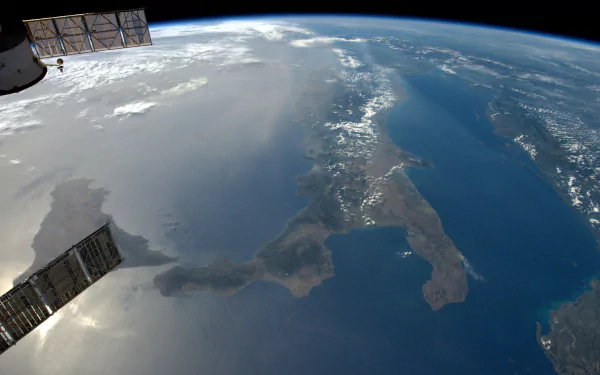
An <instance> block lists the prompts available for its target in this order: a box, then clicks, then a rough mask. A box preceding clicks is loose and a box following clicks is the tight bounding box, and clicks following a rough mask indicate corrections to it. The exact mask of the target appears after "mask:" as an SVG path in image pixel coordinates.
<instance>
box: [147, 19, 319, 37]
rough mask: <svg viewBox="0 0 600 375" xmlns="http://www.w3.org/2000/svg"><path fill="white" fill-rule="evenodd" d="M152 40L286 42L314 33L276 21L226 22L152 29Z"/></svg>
mask: <svg viewBox="0 0 600 375" xmlns="http://www.w3.org/2000/svg"><path fill="white" fill-rule="evenodd" d="M150 32H151V33H152V38H154V39H158V38H168V37H179V36H185V35H198V34H234V35H236V36H245V37H254V38H263V39H266V40H270V41H278V40H284V39H285V38H286V36H287V34H288V33H297V34H305V35H313V32H312V31H310V30H308V29H304V28H301V27H298V26H296V25H294V24H290V23H284V22H274V21H261V20H252V21H248V20H244V21H225V22H221V23H218V24H188V25H177V26H159V27H151V28H150Z"/></svg>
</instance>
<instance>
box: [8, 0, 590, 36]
mask: <svg viewBox="0 0 600 375" xmlns="http://www.w3.org/2000/svg"><path fill="white" fill-rule="evenodd" d="M16 4H17V5H16ZM34 4H35V5H34ZM556 4H557V3H556V2H548V1H547V2H527V1H516V0H510V1H508V2H507V1H480V2H471V1H469V2H464V3H457V2H455V1H445V2H438V1H423V0H416V1H415V0H412V1H401V0H378V1H373V0H369V1H350V0H346V1H344V2H342V1H335V2H331V1H315V0H310V1H293V0H287V1H283V2H282V1H279V2H277V1H261V2H248V1H219V0H213V1H210V2H208V1H198V0H196V1H194V0H192V1H186V2H183V1H156V0H150V1H149V0H146V1H144V0H141V1H131V0H123V1H121V2H118V1H113V0H107V1H102V2H87V1H81V2H77V3H75V2H62V1H45V2H26V1H17V2H11V4H10V7H9V8H8V9H2V11H1V12H0V21H2V22H6V21H5V19H11V18H12V19H13V20H22V19H29V18H42V17H51V16H58V15H64V14H74V13H86V12H100V11H110V10H117V9H130V8H145V9H146V14H147V16H148V20H149V21H150V22H160V21H171V20H181V19H194V18H210V17H224V16H236V15H264V14H281V13H335V14H340V13H344V14H379V15H391V16H404V17H419V18H433V19H440V20H446V21H462V22H470V23H477V24H488V25H496V26H504V27H511V28H516V29H524V30H530V31H536V32H542V33H549V34H555V35H562V36H567V37H575V38H579V39H587V40H592V41H598V42H600V22H599V21H598V19H599V18H598V13H597V11H594V9H590V4H591V3H584V2H582V1H568V2H560V7H557V6H556ZM15 5H16V7H15Z"/></svg>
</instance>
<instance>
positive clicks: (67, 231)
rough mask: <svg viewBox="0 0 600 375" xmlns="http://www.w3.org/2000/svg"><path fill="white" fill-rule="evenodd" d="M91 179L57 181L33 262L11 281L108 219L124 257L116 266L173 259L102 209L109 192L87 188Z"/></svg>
mask: <svg viewBox="0 0 600 375" xmlns="http://www.w3.org/2000/svg"><path fill="white" fill-rule="evenodd" d="M92 182H93V181H92V180H90V179H86V178H75V179H69V180H67V181H64V182H61V183H60V184H58V185H57V186H56V187H55V188H54V191H53V192H52V193H51V196H52V204H51V207H50V212H48V214H47V215H46V217H44V220H43V221H42V223H41V225H40V229H39V231H38V232H37V233H36V235H35V237H34V238H33V243H32V244H31V247H32V248H33V250H34V252H35V257H34V259H33V263H32V264H31V266H29V268H28V269H27V270H25V271H24V272H23V273H22V274H21V275H19V276H18V277H17V278H16V279H15V280H14V285H16V284H18V283H20V282H22V281H23V280H25V279H26V278H27V277H29V276H31V274H32V273H33V272H35V271H37V270H39V269H40V268H41V267H43V266H44V265H45V264H47V263H48V262H50V261H51V260H52V259H54V258H56V257H57V256H58V255H60V254H62V253H63V252H64V251H65V250H67V249H69V248H70V247H71V246H73V245H75V244H76V243H77V242H79V241H80V240H81V239H82V238H84V237H86V236H87V235H89V234H90V233H92V232H94V231H95V230H97V229H98V228H100V227H101V226H102V225H104V224H105V223H106V222H107V221H110V222H111V224H110V225H111V232H112V234H113V237H114V239H115V242H116V244H117V246H118V247H119V250H120V251H121V253H122V255H123V256H124V258H125V261H124V262H123V263H122V264H121V265H120V266H119V268H129V267H148V266H160V265H163V264H167V263H172V262H174V261H175V260H176V259H175V258H173V257H170V256H168V255H166V254H164V253H163V252H161V251H157V250H152V249H150V246H149V244H148V240H146V239H145V238H144V237H142V236H136V235H132V234H129V233H127V232H126V231H124V230H123V229H121V228H120V227H119V226H118V225H117V223H116V222H115V221H114V219H113V217H112V216H111V215H108V214H106V213H104V212H102V205H103V204H104V201H105V200H106V197H107V196H108V194H109V192H108V191H107V190H106V189H103V188H98V189H92V188H90V184H91V183H92Z"/></svg>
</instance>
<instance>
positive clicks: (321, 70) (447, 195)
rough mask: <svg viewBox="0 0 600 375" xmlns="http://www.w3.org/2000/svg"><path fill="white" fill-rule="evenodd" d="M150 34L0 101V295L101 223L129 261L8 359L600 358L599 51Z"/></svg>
mask: <svg viewBox="0 0 600 375" xmlns="http://www.w3.org/2000/svg"><path fill="white" fill-rule="evenodd" d="M150 32H151V35H152V40H153V45H152V46H147V47H141V48H132V49H127V50H117V51H109V52H102V53H94V54H84V55H77V56H67V57H66V58H64V60H65V63H64V64H65V68H64V72H63V73H61V72H60V71H58V70H57V69H56V68H52V70H51V71H50V72H49V73H48V75H47V76H46V78H45V79H44V80H43V81H42V82H41V83H39V84H37V85H35V86H33V87H32V88H30V89H27V90H25V91H23V92H21V93H19V94H14V95H10V96H5V97H2V98H0V181H1V183H0V237H1V238H2V246H1V247H0V256H1V259H2V267H1V269H0V286H1V287H2V289H3V292H5V291H7V290H9V289H10V288H11V287H12V286H13V285H14V283H18V282H19V281H21V280H23V279H24V278H26V277H27V276H28V275H30V274H31V273H32V272H34V271H35V270H37V269H39V268H40V267H41V266H43V265H44V264H46V263H47V262H48V261H49V260H51V259H52V258H54V257H55V256H57V255H58V254H60V253H62V252H63V251H65V250H66V249H68V248H69V247H70V246H71V245H73V244H74V243H76V242H78V241H79V240H81V239H82V238H84V237H85V236H87V235H88V234H90V233H91V232H93V231H94V230H95V229H97V228H98V227H100V226H101V225H102V224H103V223H105V222H106V221H107V220H111V226H112V229H113V233H114V236H115V240H116V242H117V245H118V247H119V248H120V250H121V252H122V254H123V255H124V257H125V261H124V262H123V264H122V265H120V266H119V267H118V269H116V270H115V271H114V272H111V273H110V274H108V275H107V276H106V277H104V278H103V279H102V280H100V281H99V282H98V283H96V284H94V285H93V286H92V287H90V288H89V289H88V290H86V291H85V292H84V293H82V294H81V295H80V296H79V297H77V298H76V299H75V300H74V301H72V302H71V303H69V304H67V305H66V306H65V307H64V308H62V309H61V310H59V311H58V312H57V313H56V314H54V315H53V316H52V317H51V318H50V319H48V320H47V321H46V322H44V323H43V324H42V325H41V326H40V327H39V328H38V329H36V330H35V331H34V332H32V333H30V334H29V335H28V336H27V337H25V338H24V339H23V340H21V341H19V342H18V344H17V345H16V346H15V347H13V348H11V349H10V350H8V351H7V352H6V353H4V354H3V355H2V356H0V368H1V369H2V372H3V373H11V374H64V375H68V374H98V375H100V374H146V375H151V374H157V375H158V374H161V375H162V374H190V373H193V374H247V375H249V374H281V373H285V374H290V375H292V374H436V375H440V374H488V375H493V374H553V373H556V372H558V373H560V374H588V375H589V374H600V350H599V348H600V284H599V283H598V282H597V281H596V279H597V278H598V272H599V271H600V253H599V252H598V244H599V243H600V242H599V240H600V181H599V178H600V156H599V155H600V133H599V128H600V120H599V119H600V65H598V61H600V46H598V45H594V44H592V43H589V42H582V41H578V40H567V39H560V38H556V37H548V36H544V35H538V34H529V33H522V32H517V31H511V30H500V29H493V28H484V27H480V26H472V25H463V24H444V23H437V22H428V21H427V22H426V21H420V20H404V19H393V18H374V17H373V18H365V17H333V16H330V17H290V18H281V17H279V18H260V19H259V18H252V19H218V20H217V19H213V20H202V21H186V22H180V23H171V24H150ZM51 62H53V61H51Z"/></svg>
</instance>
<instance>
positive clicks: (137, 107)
mask: <svg viewBox="0 0 600 375" xmlns="http://www.w3.org/2000/svg"><path fill="white" fill-rule="evenodd" d="M155 105H156V103H153V102H137V103H129V104H126V105H124V106H121V107H117V108H115V110H114V111H113V114H112V116H109V117H114V116H129V115H141V114H143V113H145V112H147V111H148V110H149V109H150V108H152V107H154V106H155Z"/></svg>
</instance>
